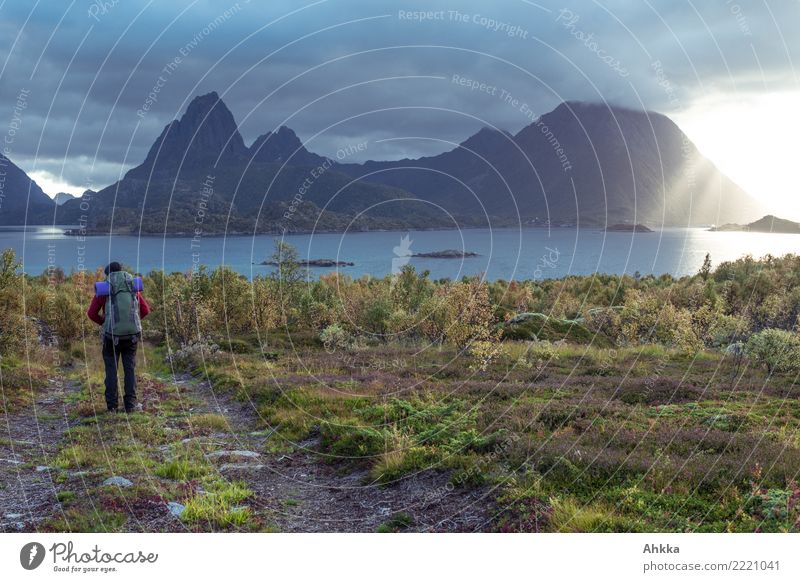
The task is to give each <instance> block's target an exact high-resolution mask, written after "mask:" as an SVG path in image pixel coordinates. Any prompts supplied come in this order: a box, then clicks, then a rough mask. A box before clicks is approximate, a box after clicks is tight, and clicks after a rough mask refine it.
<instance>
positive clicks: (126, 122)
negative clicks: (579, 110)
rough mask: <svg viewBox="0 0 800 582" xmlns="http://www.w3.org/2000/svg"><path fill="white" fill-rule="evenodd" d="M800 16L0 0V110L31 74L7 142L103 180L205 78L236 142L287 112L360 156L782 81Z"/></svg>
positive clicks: (319, 141) (787, 12) (774, 6)
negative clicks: (485, 129) (548, 118)
mask: <svg viewBox="0 0 800 582" xmlns="http://www.w3.org/2000/svg"><path fill="white" fill-rule="evenodd" d="M400 11H403V13H404V14H403V15H402V16H401V14H400ZM414 11H426V12H431V13H433V14H432V16H433V17H435V19H429V20H424V21H420V20H419V19H415V18H409V17H408V14H407V13H411V12H414ZM455 12H458V13H459V15H458V16H456V14H455ZM798 16H800V5H798V3H796V2H784V3H770V5H767V4H766V3H765V4H762V5H756V4H752V5H751V4H749V3H747V4H745V3H742V4H741V5H739V4H737V3H734V2H727V1H720V2H705V3H698V2H688V1H674V2H666V1H662V2H653V1H651V2H644V3H631V2H623V1H622V0H616V1H607V2H603V3H596V2H592V1H588V0H587V1H566V2H564V3H560V2H559V3H550V2H540V3H534V2H528V1H525V0H506V1H504V2H501V3H499V4H498V5H488V4H487V3H485V2H478V1H459V2H455V1H453V2H442V1H433V2H430V1H428V2H422V1H418V2H409V3H406V2H385V1H380V2H358V1H356V0H328V1H321V2H306V3H304V4H298V3H297V2H294V1H292V2H290V1H288V0H285V1H281V2H269V3H266V2H263V3H262V2H255V1H253V2H247V1H245V0H239V2H228V1H227V0H220V1H216V0H215V1H199V0H195V1H193V2H192V1H187V0H180V1H170V2H149V3H148V2H135V1H133V0H124V1H123V0H117V2H114V0H106V1H105V2H103V1H102V0H96V1H94V2H90V1H87V0H79V1H77V2H75V3H73V4H72V5H71V7H68V6H67V5H62V4H61V3H56V2H46V3H39V4H36V5H35V6H34V5H29V3H24V2H5V3H3V4H2V8H0V67H2V69H1V70H2V83H0V99H2V101H1V102H2V103H3V104H4V111H2V112H0V113H1V114H2V118H3V119H10V118H11V115H12V110H13V105H14V102H15V100H16V98H17V95H18V93H19V92H20V90H23V89H25V90H29V91H30V94H29V96H28V99H27V108H26V109H25V111H24V114H23V120H22V130H21V131H20V132H19V134H18V136H17V137H16V139H15V142H14V144H13V148H12V151H11V153H10V157H11V158H12V159H13V160H15V161H17V162H18V163H19V164H20V165H21V166H22V167H23V168H25V169H26V170H28V171H33V170H36V169H38V170H42V171H47V172H50V173H52V174H55V175H57V176H58V175H61V176H62V177H63V179H64V180H65V181H67V182H69V183H71V184H75V185H78V186H83V185H85V183H86V180H87V178H91V180H92V181H93V182H94V183H95V184H96V185H103V184H105V183H110V182H113V181H114V180H115V179H117V178H118V176H119V174H120V172H121V171H123V170H124V169H125V168H127V167H130V166H132V165H135V164H137V163H139V162H140V161H141V160H142V159H143V158H144V156H145V154H146V152H147V149H148V148H149V146H150V144H151V143H152V142H153V140H154V139H155V137H156V136H157V135H158V133H159V132H160V131H161V129H162V128H163V126H164V125H165V124H166V123H168V122H169V121H170V120H171V119H173V118H175V117H176V116H179V115H180V114H181V113H182V111H183V110H184V108H185V107H186V104H187V103H188V102H189V101H190V100H191V99H192V98H193V97H194V96H195V95H197V94H201V93H205V92H208V91H211V90H216V91H217V92H219V93H220V94H221V95H223V98H224V100H225V101H226V103H227V104H228V106H229V107H230V108H231V110H232V111H233V113H234V115H235V117H236V118H237V120H238V121H239V123H240V124H241V127H242V132H243V134H244V137H245V141H246V142H248V143H250V142H252V141H253V140H254V139H255V138H256V137H257V136H258V135H260V134H262V133H265V132H267V131H270V130H272V129H275V128H276V127H278V126H280V125H288V126H290V127H292V128H293V129H295V131H297V133H298V135H300V137H301V138H303V139H307V140H310V143H309V148H310V149H312V150H314V151H317V152H319V153H322V154H325V155H333V154H334V152H335V151H336V150H337V149H338V148H340V147H344V146H346V145H348V144H351V143H353V142H359V141H364V140H368V141H369V142H370V146H369V148H368V149H367V152H366V154H364V157H370V158H388V157H405V156H408V157H415V156H418V155H427V154H431V153H436V152H439V151H441V150H443V149H446V148H447V147H448V146H447V145H446V143H444V142H448V141H449V142H459V141H462V140H463V139H465V138H466V137H467V136H468V135H469V134H471V133H473V132H474V131H476V130H477V129H478V128H479V127H480V126H482V125H494V126H497V127H500V128H503V129H508V130H511V131H516V130H518V129H520V128H521V127H522V126H524V125H526V124H527V123H530V121H531V119H530V115H531V112H535V113H543V112H546V111H548V110H550V109H552V108H553V107H555V105H557V104H558V103H559V102H560V101H562V100H567V99H582V100H591V101H599V100H608V101H610V102H614V103H617V104H624V105H631V106H640V104H643V105H644V106H645V107H647V108H650V109H655V110H660V111H664V112H665V113H668V114H670V113H675V112H677V111H679V110H686V109H688V108H690V107H691V105H692V103H694V102H695V101H696V100H698V99H701V98H702V97H704V96H708V95H712V94H716V93H725V92H727V93H730V92H740V93H742V94H746V93H749V92H755V91H765V90H766V91H783V90H789V89H795V90H796V89H797V88H798V79H797V76H796V74H795V71H794V70H793V69H792V66H791V63H792V61H793V60H797V59H799V58H800V54H799V53H800V51H798V46H799V45H800V41H799V40H798V37H797V35H796V34H794V31H793V30H792V27H791V24H792V23H796V22H797V21H798ZM176 58H179V59H180V62H177V61H176ZM655 61H658V62H660V67H659V70H660V71H661V73H660V74H661V77H660V80H661V81H662V84H661V85H659V82H658V81H659V78H657V76H656V72H655V71H656V68H655V67H654V66H653V63H654V62H655ZM170 63H172V64H174V65H176V66H175V67H174V69H171V70H170V71H169V72H166V73H165V71H164V67H167V66H169V65H170ZM454 75H458V76H459V77H460V78H467V79H470V80H474V81H476V82H477V83H478V84H480V83H484V84H485V87H484V88H475V89H470V88H469V87H467V86H464V85H462V84H459V83H456V82H453V77H454ZM159 77H161V80H159ZM665 80H666V82H668V83H669V86H670V87H671V89H670V91H667V90H665V88H664V81H665ZM159 84H160V85H161V87H159V92H158V94H157V96H156V100H155V101H154V102H153V103H152V107H151V108H150V109H149V111H147V112H146V113H144V114H141V113H137V112H139V111H140V110H142V109H143V108H144V106H145V104H146V102H147V99H148V93H150V92H151V91H152V90H153V88H154V87H156V86H157V85H159ZM489 88H495V89H494V91H492V90H489ZM504 97H507V98H504ZM515 100H516V101H515ZM523 104H524V105H525V107H524V108H523V107H522V105H523ZM398 137H412V138H420V139H402V140H397V139H392V138H398ZM424 138H435V139H433V140H431V139H424ZM382 140H386V141H382ZM436 140H444V142H440V141H436Z"/></svg>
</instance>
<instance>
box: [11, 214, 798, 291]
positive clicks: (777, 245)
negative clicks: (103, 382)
mask: <svg viewBox="0 0 800 582" xmlns="http://www.w3.org/2000/svg"><path fill="white" fill-rule="evenodd" d="M406 234H408V236H409V238H410V241H411V242H410V245H408V248H409V249H410V252H413V253H421V252H430V251H439V250H444V249H458V250H466V251H471V252H476V253H479V254H480V256H478V257H474V258H465V259H422V258H410V259H409V258H408V257H407V256H404V255H405V254H407V253H406V252H405V251H404V250H403V249H404V248H405V247H403V245H402V243H401V237H402V236H404V235H406ZM274 240H275V237H274V236H272V235H259V236H255V237H253V236H236V237H222V236H213V237H212V236H205V237H203V238H202V239H200V240H199V241H193V240H192V239H190V238H165V237H141V238H139V237H135V236H116V237H109V236H92V237H87V238H86V239H85V241H82V240H80V239H78V238H77V237H71V236H65V235H64V234H63V228H61V227H28V228H27V229H23V228H13V227H0V249H4V248H7V247H11V248H13V249H15V250H16V251H17V256H18V257H19V258H20V260H22V261H23V269H24V270H25V272H27V273H29V274H40V273H42V272H43V271H44V270H45V269H46V268H47V267H48V265H49V264H55V265H58V266H60V267H62V268H63V269H64V270H65V271H67V272H69V271H70V270H78V269H80V268H82V266H83V267H85V268H87V269H89V270H94V269H95V268H96V267H98V266H102V265H105V264H106V263H108V262H109V261H110V260H118V261H122V262H124V263H126V264H128V265H132V266H133V267H134V268H135V269H136V270H137V271H139V272H147V271H149V270H151V269H165V270H166V271H183V272H186V271H189V270H191V269H192V267H193V265H195V264H198V263H201V264H205V265H208V266H210V267H216V266H218V265H222V264H224V265H227V266H229V267H231V268H233V269H235V270H236V271H238V272H240V273H243V274H245V275H247V276H248V277H252V276H254V275H258V274H264V273H267V272H269V271H270V269H271V268H270V267H266V266H262V265H258V264H254V263H260V262H261V261H263V260H264V259H265V258H267V257H268V256H269V255H270V254H271V253H272V251H273V249H274ZM285 240H286V241H287V242H289V243H291V244H292V245H294V246H295V247H297V249H298V251H299V254H300V256H301V257H302V258H308V259H336V260H340V261H350V262H353V263H355V265H354V266H352V267H341V268H340V270H341V272H343V273H346V274H348V275H351V276H353V277H359V276H361V275H364V274H369V275H374V276H383V275H387V274H389V273H392V272H393V269H398V268H399V267H401V266H402V265H403V264H404V263H406V262H410V264H412V265H414V266H416V267H417V270H418V271H421V270H424V269H429V270H430V272H431V276H432V277H433V278H440V277H450V278H458V277H461V276H463V275H475V274H485V276H486V277H487V278H488V279H490V280H495V279H508V280H510V279H543V278H545V279H546V278H556V277H563V276H564V275H567V274H577V275H588V274H592V273H595V272H604V273H616V274H619V273H628V274H633V273H635V272H636V271H638V272H639V273H641V274H642V275H645V274H649V273H653V274H656V275H660V274H663V273H670V274H672V275H676V276H681V275H687V274H693V273H696V272H697V271H698V269H699V268H700V266H701V265H702V263H703V258H704V257H705V254H706V253H711V259H712V262H713V263H714V264H715V265H716V264H719V263H720V262H722V261H726V260H733V259H736V258H739V257H741V256H743V255H745V254H751V255H753V256H754V257H756V258H758V257H762V256H764V255H766V254H772V255H775V256H780V255H783V254H786V253H799V252H800V235H793V234H766V233H742V232H708V231H707V230H705V229H701V228H664V229H663V230H660V231H656V232H652V233H630V232H604V231H602V230H599V229H592V228H553V229H550V230H548V229H544V228H524V229H512V228H507V229H493V230H490V229H474V230H461V231H458V230H443V231H418V232H415V231H412V232H409V233H402V232H369V233H346V234H315V235H292V236H287V237H285ZM334 270H336V269H335V268H312V269H310V270H309V271H310V276H312V277H317V276H319V275H320V274H323V273H327V272H331V271H334Z"/></svg>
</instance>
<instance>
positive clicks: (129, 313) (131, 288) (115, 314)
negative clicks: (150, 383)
mask: <svg viewBox="0 0 800 582" xmlns="http://www.w3.org/2000/svg"><path fill="white" fill-rule="evenodd" d="M105 274H106V281H107V282H108V287H109V293H108V295H107V296H105V295H95V296H94V298H93V299H92V303H91V304H90V305H89V310H88V311H87V313H86V314H87V315H88V316H89V319H91V320H92V321H94V322H95V323H96V324H98V325H101V326H102V342H103V362H104V364H105V368H106V380H105V385H106V405H107V407H108V411H109V412H116V411H117V408H118V406H119V396H118V384H117V369H118V367H119V361H120V359H121V360H122V369H123V370H124V373H125V383H124V386H125V395H124V397H123V403H124V406H125V412H128V413H130V412H135V411H137V410H141V406H140V405H137V403H136V348H137V346H138V344H139V340H140V339H141V337H142V319H143V318H145V317H147V314H148V313H150V306H149V305H148V304H147V301H145V299H144V297H143V296H142V293H141V291H137V290H136V289H135V285H134V279H133V275H131V274H130V273H127V272H125V271H123V270H122V266H121V265H120V264H119V263H118V262H117V261H113V262H111V263H109V264H108V266H107V267H106V268H105Z"/></svg>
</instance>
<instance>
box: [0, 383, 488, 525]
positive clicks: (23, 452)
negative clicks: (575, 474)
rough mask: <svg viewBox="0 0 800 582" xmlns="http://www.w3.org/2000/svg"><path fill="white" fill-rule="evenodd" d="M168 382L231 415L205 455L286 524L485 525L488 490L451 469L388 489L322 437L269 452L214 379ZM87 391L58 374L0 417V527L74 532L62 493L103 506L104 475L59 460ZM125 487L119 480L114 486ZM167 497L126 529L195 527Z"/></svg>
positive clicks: (165, 453)
mask: <svg viewBox="0 0 800 582" xmlns="http://www.w3.org/2000/svg"><path fill="white" fill-rule="evenodd" d="M168 389H170V390H172V389H174V390H176V391H183V392H184V393H186V394H188V395H190V396H191V399H187V402H186V409H185V410H182V414H185V415H186V416H185V417H186V418H188V419H191V416H192V415H197V414H205V413H214V414H221V415H223V416H224V417H225V419H226V420H227V424H228V425H229V427H230V429H229V430H228V431H227V432H218V433H213V434H211V435H207V436H199V437H194V438H197V439H198V441H202V443H203V447H204V448H205V449H207V450H208V452H207V453H206V459H207V461H208V463H209V464H210V465H211V466H212V468H213V470H215V471H219V473H220V474H221V475H222V476H223V477H225V478H226V479H227V480H229V481H243V482H245V483H246V484H247V486H248V488H249V489H251V490H252V491H253V493H254V495H252V496H251V497H250V498H249V499H248V500H247V505H248V507H250V509H251V510H252V511H253V512H254V513H256V514H257V515H258V516H260V517H261V518H262V520H263V521H266V522H268V523H269V524H272V525H273V526H274V529H276V530H277V531H284V532H328V531H344V532H375V531H377V530H378V528H379V527H380V526H381V525H382V524H383V525H384V526H385V524H392V523H395V524H399V527H398V528H397V529H403V530H409V531H474V530H476V529H480V528H483V527H486V523H487V515H488V511H489V503H488V500H487V498H486V493H487V492H486V491H485V490H460V489H456V490H453V489H452V488H451V487H450V486H449V485H448V478H449V476H448V475H447V474H445V473H442V472H437V471H426V472H423V473H420V474H417V475H412V476H409V477H407V478H404V479H403V480H401V481H400V482H398V483H396V484H392V485H389V486H380V485H377V484H368V483H367V475H366V473H364V472H361V471H358V470H355V471H354V470H353V469H352V468H343V467H342V466H339V465H337V464H332V463H328V462H326V460H325V459H324V457H323V456H322V455H320V454H319V453H318V452H316V448H317V445H318V443H317V442H316V441H314V440H309V441H307V442H304V443H300V446H299V447H296V448H295V449H294V450H293V451H292V452H291V453H288V454H278V453H271V452H268V450H269V447H268V446H267V445H268V443H267V441H268V439H270V438H271V435H270V432H269V431H264V430H259V429H260V428H261V429H263V424H260V423H259V422H258V417H257V414H256V413H255V411H254V410H253V408H252V407H251V406H250V405H249V404H248V403H245V402H240V401H238V400H235V399H233V398H232V397H231V396H229V395H228V394H227V393H222V394H221V393H218V392H215V391H214V390H212V388H211V386H210V385H209V384H208V383H207V382H194V381H190V380H189V379H179V380H177V381H176V382H174V383H171V384H169V385H168ZM78 391H79V387H78V386H77V385H76V384H73V383H71V382H69V381H66V380H61V379H55V380H51V381H50V389H49V390H47V391H45V392H42V393H41V394H39V396H38V398H37V399H36V400H35V404H32V405H30V406H27V407H25V408H24V409H21V410H16V411H15V412H13V413H12V414H9V415H4V416H1V417H0V531H4V532H9V531H39V530H41V529H47V522H48V520H52V519H53V518H59V517H61V518H63V519H64V520H66V521H65V522H66V523H67V524H70V523H72V525H70V526H69V527H70V529H76V528H80V527H81V526H80V525H75V521H74V515H73V516H71V517H70V516H64V508H63V507H62V504H60V503H59V492H62V494H64V492H72V493H67V494H74V493H75V492H83V493H80V495H82V496H84V497H86V498H89V505H88V506H86V509H85V511H87V512H89V513H91V512H94V511H95V510H96V509H97V508H98V505H97V504H95V503H94V500H93V499H91V498H93V497H94V495H95V494H94V493H89V492H95V491H97V488H98V487H100V486H101V483H103V479H104V478H105V476H100V475H99V474H95V473H97V471H95V472H92V471H80V470H73V469H70V470H64V469H56V468H54V467H52V466H51V465H52V461H53V459H54V457H55V456H56V455H57V454H58V452H59V451H60V450H62V449H63V448H64V447H65V446H66V445H67V444H68V443H67V442H66V439H65V433H66V431H67V430H68V429H69V428H70V427H71V426H74V425H75V424H78V423H80V422H81V420H82V419H80V418H79V417H77V416H76V414H71V413H72V412H74V411H75V407H76V406H78V404H77V403H76V400H77V399H76V398H72V397H71V396H74V395H75V393H77V392H78ZM145 397H146V394H145ZM146 411H147V404H145V414H146V413H147V412H146ZM83 420H84V421H85V419H83ZM172 422H173V421H169V423H167V424H170V423H172ZM175 422H182V421H180V420H178V421H175ZM148 446H150V447H152V448H151V449H150V450H151V451H153V452H154V453H156V455H157V456H158V457H159V458H160V459H162V460H167V459H168V458H169V457H170V455H171V454H172V453H171V452H170V451H171V450H172V449H171V447H173V446H174V443H170V442H169V441H168V440H166V439H165V440H164V441H163V442H160V443H150V444H149V445H148ZM128 476H129V477H131V478H132V479H134V481H136V480H137V479H136V478H135V477H134V476H132V475H128ZM120 477H122V478H123V485H122V487H127V486H129V484H130V482H128V483H126V481H128V480H127V479H125V476H124V475H120ZM149 478H153V479H155V477H153V476H152V475H150V477H149ZM117 486H118V484H117V483H114V484H113V488H116V487H117ZM167 501H170V500H169V499H164V500H161V501H153V500H144V501H142V502H141V503H138V505H137V504H136V503H130V504H127V505H126V507H125V508H123V511H126V512H130V514H129V518H128V519H127V521H126V522H125V524H124V525H123V526H122V527H121V528H119V529H121V530H122V531H187V529H188V528H187V527H186V526H185V525H184V524H183V523H182V522H181V521H180V520H179V519H178V518H177V517H176V516H175V515H173V514H172V512H171V510H172V508H173V507H174V505H173V504H168V503H166V502H167ZM145 505H146V508H144V509H142V507H143V506H145ZM178 513H180V509H179V510H178ZM70 519H72V521H70Z"/></svg>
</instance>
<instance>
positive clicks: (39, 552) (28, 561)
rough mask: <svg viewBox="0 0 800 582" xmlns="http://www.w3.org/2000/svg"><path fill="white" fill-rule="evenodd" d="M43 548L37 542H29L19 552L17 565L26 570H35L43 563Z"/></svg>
mask: <svg viewBox="0 0 800 582" xmlns="http://www.w3.org/2000/svg"><path fill="white" fill-rule="evenodd" d="M44 554H45V551H44V546H43V545H42V544H40V543H39V542H30V543H28V544H25V545H24V546H22V549H21V550H20V552H19V563H20V564H22V567H23V568H25V569H26V570H35V569H36V568H38V567H39V566H41V565H42V562H44Z"/></svg>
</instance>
